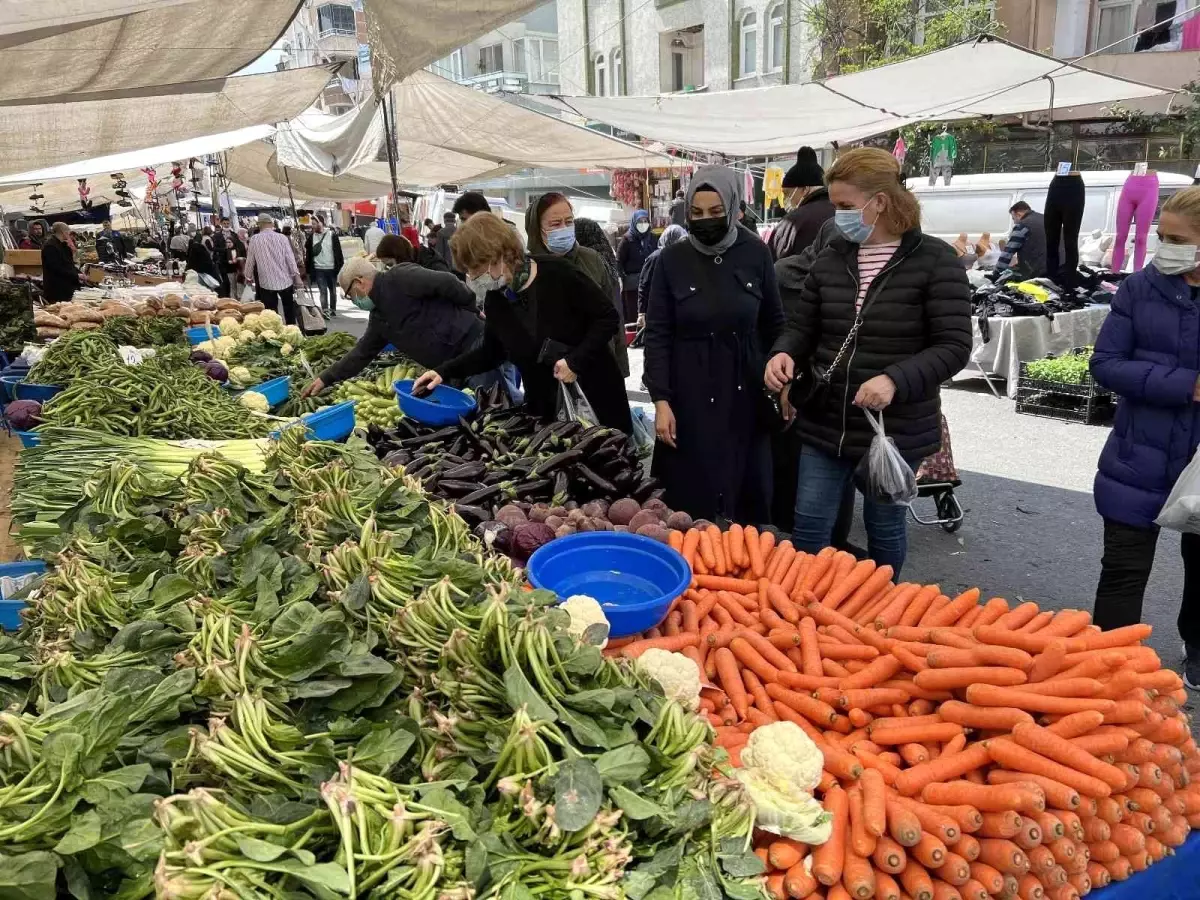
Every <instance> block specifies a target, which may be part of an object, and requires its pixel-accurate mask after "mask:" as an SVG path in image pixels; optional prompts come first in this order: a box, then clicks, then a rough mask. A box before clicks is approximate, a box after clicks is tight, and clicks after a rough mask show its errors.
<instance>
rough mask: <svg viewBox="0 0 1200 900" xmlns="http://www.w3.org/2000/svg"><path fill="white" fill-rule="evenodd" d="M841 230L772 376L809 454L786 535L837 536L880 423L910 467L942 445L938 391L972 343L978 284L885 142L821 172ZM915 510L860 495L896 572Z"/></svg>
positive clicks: (808, 539) (814, 545) (805, 292)
mask: <svg viewBox="0 0 1200 900" xmlns="http://www.w3.org/2000/svg"><path fill="white" fill-rule="evenodd" d="M825 181H826V183H827V184H828V185H829V199H830V200H831V201H832V202H833V205H834V208H835V210H836V212H835V213H834V221H835V223H836V226H837V229H838V232H839V235H838V237H836V238H834V239H833V240H832V241H831V242H830V243H829V245H828V246H827V247H826V248H825V249H824V250H823V251H822V252H821V254H820V255H819V256H818V257H817V258H816V259H815V260H814V261H813V265H812V271H811V274H810V275H809V277H808V279H807V280H806V281H805V282H804V286H803V287H802V288H800V289H799V290H798V291H797V289H796V288H795V287H794V286H793V287H787V286H785V287H784V291H785V294H786V292H788V291H792V292H793V294H792V295H791V296H785V297H784V307H785V308H786V309H787V310H788V319H787V325H786V326H785V328H784V332H783V334H782V335H781V336H780V338H779V339H778V340H777V341H776V342H775V345H774V347H773V348H772V356H771V359H770V362H768V363H767V370H766V378H765V380H766V384H767V386H768V387H769V388H770V389H771V390H776V391H782V392H783V393H784V397H783V399H784V400H785V401H786V403H785V409H789V410H790V409H792V408H793V407H794V414H795V415H796V416H797V419H798V421H797V426H796V427H797V428H798V429H799V434H800V442H801V445H802V446H801V451H800V467H799V478H798V481H799V483H798V485H797V489H796V517H795V524H794V530H793V537H792V542H793V544H794V545H795V546H796V548H797V549H798V550H806V551H809V552H816V551H818V550H820V549H821V548H823V547H825V546H826V545H828V544H829V541H830V536H831V533H832V531H833V526H834V520H835V518H836V516H837V511H838V505H839V501H840V499H841V497H842V493H843V491H844V489H845V487H846V485H847V484H848V483H849V482H850V481H851V479H853V478H854V475H855V469H856V468H857V467H858V464H859V462H860V461H861V460H862V458H863V457H864V456H865V455H866V453H867V450H868V448H869V447H870V444H871V439H872V438H873V437H874V435H875V431H874V430H873V428H872V426H871V423H870V421H868V419H867V415H866V414H865V412H870V413H871V414H872V415H877V416H879V415H882V417H883V422H884V427H885V429H886V431H887V434H888V436H889V437H891V438H892V439H893V440H894V441H895V443H896V446H897V448H898V449H899V450H900V453H901V455H903V457H904V459H905V460H906V461H907V462H908V463H909V464H910V465H912V466H913V467H914V468H915V467H916V466H917V464H918V463H919V462H920V461H921V460H922V459H923V458H924V457H926V456H929V455H930V454H932V453H933V452H934V451H936V450H937V449H938V447H939V446H940V445H941V432H940V427H939V425H940V418H939V417H940V412H941V403H940V398H939V389H940V386H941V384H942V382H944V381H946V380H947V379H948V378H950V376H951V375H953V374H954V373H955V372H958V371H959V370H960V369H962V367H963V366H965V365H966V364H967V360H968V358H969V356H970V352H971V291H970V287H969V285H968V283H967V274H966V272H965V271H964V269H963V267H962V265H960V264H959V262H958V257H957V254H956V253H955V252H954V248H952V247H951V246H950V245H949V244H947V243H946V242H945V241H941V240H938V239H937V238H935V237H933V236H931V235H928V234H924V233H922V231H921V209H920V206H919V204H918V203H917V198H916V197H915V196H913V194H912V193H911V192H910V191H909V190H908V189H907V188H906V187H905V186H904V179H903V176H902V175H901V174H900V167H899V164H898V163H897V162H896V160H895V159H894V158H893V157H892V155H891V154H890V153H887V152H886V151H884V150H878V149H871V148H858V149H855V150H850V151H848V152H846V153H843V154H842V155H841V156H839V157H838V159H837V161H836V162H835V163H834V164H833V166H831V167H830V168H829V169H828V170H827V171H826V173H825ZM796 293H798V296H796ZM907 511H908V510H907V507H906V506H904V505H899V504H889V503H883V502H880V501H878V500H875V499H873V498H871V497H866V498H865V499H864V505H863V520H864V522H865V524H866V529H867V542H868V554H869V555H870V557H871V558H872V559H874V560H875V561H876V562H877V563H879V564H880V565H885V564H887V565H890V566H892V567H893V569H894V570H895V571H896V573H897V574H898V573H899V571H900V567H901V566H902V565H903V563H904V557H905V553H906V551H907V534H906V532H905V516H906V514H907Z"/></svg>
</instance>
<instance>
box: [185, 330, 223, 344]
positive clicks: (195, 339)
mask: <svg viewBox="0 0 1200 900" xmlns="http://www.w3.org/2000/svg"><path fill="white" fill-rule="evenodd" d="M209 327H210V326H208V325H193V326H192V327H191V328H189V329H188V330H187V339H188V343H190V344H191V345H192V346H193V347H194V346H196V345H197V344H203V343H204V342H205V341H207V340H208V339H209V334H208V332H209ZM211 328H212V336H213V337H220V335H221V332H220V330H219V329H218V328H217V326H216V325H213V326H211Z"/></svg>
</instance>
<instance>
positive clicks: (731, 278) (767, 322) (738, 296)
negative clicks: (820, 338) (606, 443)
mask: <svg viewBox="0 0 1200 900" xmlns="http://www.w3.org/2000/svg"><path fill="white" fill-rule="evenodd" d="M740 181H741V177H740V176H739V175H737V174H736V173H734V171H733V170H732V169H728V168H725V167H723V166H706V167H704V168H702V169H700V170H699V171H698V172H696V174H695V175H694V176H693V177H692V181H691V186H690V187H689V188H688V193H687V197H686V201H687V209H688V218H687V221H688V238H687V240H683V241H679V242H678V243H675V244H672V245H671V246H669V247H666V248H665V249H663V250H662V252H661V253H660V255H659V257H658V262H657V263H656V265H655V267H654V275H653V278H652V280H651V283H650V297H649V302H648V303H647V306H646V329H645V345H646V375H645V381H646V387H647V389H648V390H649V391H650V396H651V398H652V399H653V400H654V408H655V422H654V425H655V429H656V431H657V433H658V441H659V442H658V445H657V446H656V447H655V450H654V474H655V475H656V476H657V477H659V478H660V479H662V482H663V485H664V487H665V488H666V497H665V498H664V499H665V500H666V502H667V505H668V506H670V507H671V508H672V509H682V510H686V511H687V512H689V513H691V514H692V515H693V516H695V517H697V518H706V519H716V518H717V517H722V518H726V519H731V520H734V521H737V522H744V523H748V524H756V525H757V524H760V523H762V522H765V521H767V512H768V508H769V500H770V496H771V456H770V447H769V444H768V439H767V428H766V426H767V423H768V419H767V417H768V416H769V415H773V411H771V410H770V404H769V401H767V399H766V397H765V396H764V394H763V386H762V371H763V363H764V361H765V360H766V351H767V349H768V348H769V347H770V346H771V344H772V342H773V341H774V340H775V338H776V337H777V336H778V334H779V330H780V328H781V327H782V325H783V310H782V308H781V307H780V304H779V292H778V290H777V289H776V286H775V268H774V266H773V265H772V263H771V253H770V251H769V250H768V249H767V246H766V245H765V244H764V243H763V242H762V241H761V240H759V238H758V236H757V235H756V234H754V233H753V232H752V231H750V230H748V229H746V228H743V227H742V226H741V225H739V224H738V219H739V207H738V184H739V183H740Z"/></svg>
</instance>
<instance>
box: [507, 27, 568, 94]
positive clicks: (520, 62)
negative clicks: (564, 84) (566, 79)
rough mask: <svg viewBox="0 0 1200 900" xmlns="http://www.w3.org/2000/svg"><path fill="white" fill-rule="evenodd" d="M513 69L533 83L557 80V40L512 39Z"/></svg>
mask: <svg viewBox="0 0 1200 900" xmlns="http://www.w3.org/2000/svg"><path fill="white" fill-rule="evenodd" d="M513 54H514V59H515V63H514V64H515V66H516V69H515V71H517V72H524V73H525V74H526V75H527V76H528V77H529V80H530V81H531V82H533V83H535V84H542V83H545V82H553V81H558V41H555V40H552V39H550V38H537V37H527V38H522V39H521V40H518V41H513Z"/></svg>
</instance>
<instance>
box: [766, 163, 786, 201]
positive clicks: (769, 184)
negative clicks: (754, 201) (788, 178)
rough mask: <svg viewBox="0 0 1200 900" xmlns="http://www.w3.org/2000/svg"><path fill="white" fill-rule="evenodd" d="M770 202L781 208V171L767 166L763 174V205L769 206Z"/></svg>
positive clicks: (775, 167)
mask: <svg viewBox="0 0 1200 900" xmlns="http://www.w3.org/2000/svg"><path fill="white" fill-rule="evenodd" d="M772 200H774V201H775V202H776V203H778V204H779V205H780V206H783V169H781V168H779V166H768V167H767V171H766V172H764V173H763V205H764V206H770V205H771V201H772Z"/></svg>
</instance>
